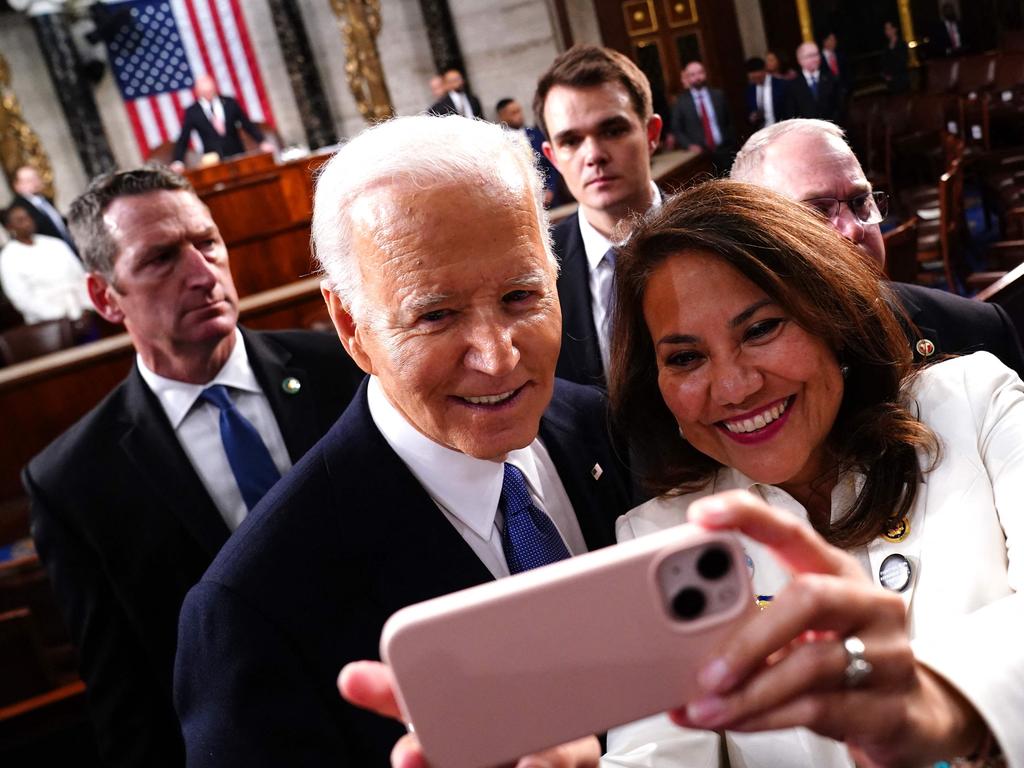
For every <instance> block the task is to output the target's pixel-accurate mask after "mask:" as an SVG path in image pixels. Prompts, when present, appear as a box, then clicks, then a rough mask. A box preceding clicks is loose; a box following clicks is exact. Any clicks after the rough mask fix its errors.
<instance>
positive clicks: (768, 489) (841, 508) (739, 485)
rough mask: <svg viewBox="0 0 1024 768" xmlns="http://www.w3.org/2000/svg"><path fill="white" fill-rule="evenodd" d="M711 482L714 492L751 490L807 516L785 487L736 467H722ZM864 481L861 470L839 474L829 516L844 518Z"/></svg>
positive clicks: (767, 500) (769, 501)
mask: <svg viewBox="0 0 1024 768" xmlns="http://www.w3.org/2000/svg"><path fill="white" fill-rule="evenodd" d="M712 482H713V483H714V488H713V492H714V493H719V492H721V491H728V490H733V489H741V490H745V491H750V492H751V493H753V494H754V495H755V496H760V497H761V498H762V499H764V500H765V501H766V502H768V503H769V504H772V505H773V506H779V507H782V508H784V509H789V510H791V511H792V510H795V509H802V510H803V511H804V517H806V516H807V510H806V509H804V507H803V505H802V504H800V502H798V501H797V500H796V499H794V498H793V497H792V496H790V495H789V494H788V493H787V492H786V491H784V490H782V488H779V487H778V486H776V485H769V484H767V483H759V482H757V481H755V480H751V479H750V478H749V477H747V476H746V475H745V474H743V473H742V472H740V471H739V470H738V469H735V468H734V467H722V468H721V469H719V470H718V472H717V473H716V474H715V477H714V479H713V480H712ZM865 482H866V478H865V477H864V475H863V474H861V473H860V472H845V473H843V474H842V475H841V476H840V477H839V481H838V482H837V483H836V485H835V487H834V488H833V489H832V494H831V510H832V511H831V516H830V519H831V520H832V521H833V522H835V521H836V520H838V519H841V518H842V517H843V516H844V515H846V514H847V513H848V512H849V511H850V509H852V508H853V504H854V502H855V501H856V500H857V496H858V494H860V492H861V489H862V488H863V487H864V483H865Z"/></svg>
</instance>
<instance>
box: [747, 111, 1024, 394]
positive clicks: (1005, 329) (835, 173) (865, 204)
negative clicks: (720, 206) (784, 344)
mask: <svg viewBox="0 0 1024 768" xmlns="http://www.w3.org/2000/svg"><path fill="white" fill-rule="evenodd" d="M732 178H733V179H736V180H738V181H746V182H749V183H751V184H760V185H762V186H764V187H768V188H769V189H772V190H774V191H775V192H778V193H779V194H782V195H785V196H786V197H789V198H792V199H793V200H801V201H804V202H806V203H808V204H809V205H812V206H814V207H815V208H817V209H818V210H820V211H822V214H823V215H825V216H827V217H828V220H829V221H830V222H831V224H832V226H833V227H834V228H835V229H836V231H837V232H839V233H840V234H841V235H843V236H844V237H846V238H847V239H849V240H850V241H851V242H853V243H855V244H856V245H857V246H858V247H859V248H860V250H861V251H862V252H863V253H864V256H865V258H866V259H867V260H869V261H871V262H874V265H875V266H876V267H877V268H884V266H885V243H884V241H883V240H882V233H881V231H880V229H879V223H880V222H881V221H882V213H883V210H881V209H880V208H879V207H878V204H877V203H876V202H875V201H874V199H873V198H872V189H871V185H870V184H869V183H868V180H867V178H866V177H865V176H864V171H863V169H862V168H861V166H860V162H859V161H858V160H857V156H856V155H854V154H853V151H852V150H851V149H850V147H849V146H848V145H847V143H846V141H845V139H844V137H843V131H842V129H841V128H839V127H838V126H837V125H834V124H833V123H827V122H824V121H821V120H786V121H784V122H782V123H776V124H775V125H773V126H770V127H768V128H764V129H762V130H760V131H758V132H757V133H755V134H754V135H753V136H751V137H750V138H749V139H748V140H747V142H746V144H744V145H743V148H742V149H741V150H740V152H739V154H738V155H737V156H736V162H735V163H734V164H733V169H732ZM889 285H890V287H891V288H892V289H893V291H894V292H895V294H896V298H897V299H898V300H899V301H900V303H901V304H902V305H903V309H904V310H906V312H907V315H908V317H909V318H910V320H911V321H912V322H913V323H914V326H916V327H915V328H909V327H908V328H906V329H905V330H906V331H907V341H908V343H909V345H910V347H911V350H912V352H913V354H914V357H915V358H916V359H917V360H927V359H929V358H932V359H934V358H935V357H936V356H938V355H942V354H952V355H955V354H966V353H968V352H975V351H977V350H985V351H987V352H991V353H992V354H994V355H995V356H996V357H998V358H999V359H1000V360H1002V361H1003V363H1004V364H1006V365H1007V366H1008V367H1010V368H1013V369H1014V370H1016V371H1017V372H1018V373H1020V374H1022V375H1024V352H1022V351H1021V345H1020V340H1019V339H1018V338H1017V333H1016V331H1015V329H1014V327H1013V323H1012V322H1011V321H1010V318H1009V317H1008V316H1007V314H1006V312H1005V311H1003V309H1002V308H1000V307H999V306H997V305H995V304H985V303H983V302H980V301H974V300H972V299H965V298H962V297H960V296H956V295H954V294H951V293H949V292H947V291H941V290H937V289H934V288H925V287H923V286H919V285H909V284H906V283H890V284H889Z"/></svg>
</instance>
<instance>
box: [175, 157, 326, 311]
mask: <svg viewBox="0 0 1024 768" xmlns="http://www.w3.org/2000/svg"><path fill="white" fill-rule="evenodd" d="M329 158H330V153H329V152H325V153H322V154H317V155H310V156H308V157H304V158H300V159H298V160H292V161H290V162H287V163H282V164H280V165H278V164H276V163H275V161H274V155H273V154H272V153H270V152H262V153H258V154H248V155H241V156H240V157H237V158H233V159H231V160H227V161H225V162H223V163H217V164H216V165H210V166H206V167H204V168H195V169H192V170H189V171H186V173H185V175H186V177H187V178H188V179H189V181H191V182H192V186H194V187H195V189H196V193H197V194H198V195H199V197H200V198H201V199H202V200H203V202H205V203H206V205H207V206H209V208H210V213H211V214H213V220H214V221H216V222H217V226H218V227H220V233H221V236H222V237H223V238H224V242H225V244H226V245H227V247H228V253H229V254H230V256H231V273H232V275H234V278H235V286H236V287H237V288H238V294H239V296H248V295H250V294H254V293H260V292H261V291H266V290H270V289H271V288H277V287H279V286H282V285H287V284H288V283H291V282H294V281H296V280H300V279H302V278H303V277H308V276H309V275H311V274H313V272H314V269H315V267H314V265H313V261H312V257H311V254H310V248H309V223H310V219H311V217H312V214H313V208H312V201H313V174H314V173H315V172H316V170H317V169H318V168H319V167H320V166H321V165H323V164H324V163H325V162H326V161H327V160H328V159H329Z"/></svg>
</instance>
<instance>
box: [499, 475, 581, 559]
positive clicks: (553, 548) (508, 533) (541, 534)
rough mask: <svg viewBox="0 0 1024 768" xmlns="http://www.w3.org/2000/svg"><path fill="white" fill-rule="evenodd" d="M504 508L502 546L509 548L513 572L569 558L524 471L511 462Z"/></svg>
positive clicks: (507, 556) (503, 494)
mask: <svg viewBox="0 0 1024 768" xmlns="http://www.w3.org/2000/svg"><path fill="white" fill-rule="evenodd" d="M501 509H502V511H503V512H504V513H505V528H504V529H503V530H502V532H501V547H502V549H504V550H505V560H506V561H507V562H508V570H509V572H510V573H519V572H520V571H528V570H530V569H531V568H539V567H540V566H542V565H547V564H548V563H554V562H557V561H558V560H564V559H565V558H567V557H569V550H568V549H567V548H566V546H565V543H564V542H563V541H562V537H561V536H560V535H559V533H558V529H557V528H555V524H554V523H553V522H551V518H550V517H548V516H547V515H546V514H545V513H544V510H542V509H538V508H537V507H536V506H535V505H534V503H533V500H532V499H531V498H530V490H529V488H527V487H526V478H524V477H523V473H522V471H521V470H520V469H519V468H518V467H514V466H512V465H511V464H506V465H505V479H504V481H503V482H502V484H501Z"/></svg>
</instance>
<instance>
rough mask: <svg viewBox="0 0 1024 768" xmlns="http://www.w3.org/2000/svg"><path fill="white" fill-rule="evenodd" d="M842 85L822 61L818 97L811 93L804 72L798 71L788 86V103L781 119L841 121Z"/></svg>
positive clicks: (819, 71) (819, 72)
mask: <svg viewBox="0 0 1024 768" xmlns="http://www.w3.org/2000/svg"><path fill="white" fill-rule="evenodd" d="M840 97H841V94H840V86H839V83H838V82H837V81H836V78H835V77H834V76H833V74H832V72H831V70H829V68H828V67H827V66H826V65H825V63H824V62H822V65H821V69H819V70H818V97H817V98H815V97H814V94H813V93H811V87H810V86H809V85H807V80H805V79H804V75H803V72H797V75H796V77H795V78H793V79H792V80H790V82H789V87H788V88H787V95H786V104H785V109H784V110H783V115H782V116H780V117H779V119H780V120H783V119H788V118H791V117H810V118H817V119H819V120H831V121H833V122H839V120H840V119H841V117H842V115H841V114H840V111H841V101H840Z"/></svg>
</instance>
